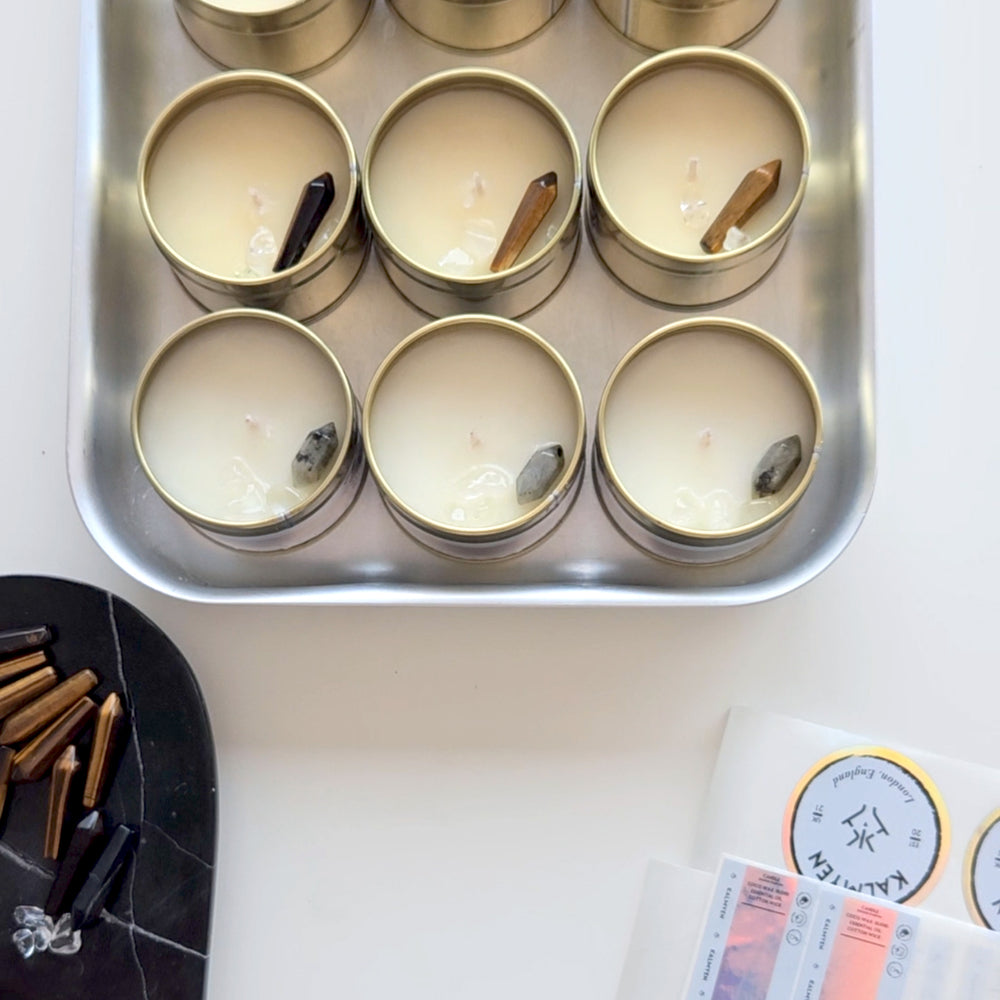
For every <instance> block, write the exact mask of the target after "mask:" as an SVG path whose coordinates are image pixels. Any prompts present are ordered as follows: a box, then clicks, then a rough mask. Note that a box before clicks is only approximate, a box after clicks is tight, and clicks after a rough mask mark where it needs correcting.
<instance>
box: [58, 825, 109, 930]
mask: <svg viewBox="0 0 1000 1000" xmlns="http://www.w3.org/2000/svg"><path fill="white" fill-rule="evenodd" d="M103 846H104V816H103V815H102V814H101V812H100V810H99V809H94V810H93V811H92V812H89V813H87V815H86V816H84V817H83V819H82V820H80V822H79V823H77V825H76V829H75V830H74V831H73V836H72V837H70V841H69V847H67V848H66V857H65V858H63V861H62V864H61V865H60V866H59V871H58V872H57V873H56V878H55V881H54V882H53V883H52V888H51V889H50V890H49V898H48V899H47V900H46V901H45V912H46V913H48V914H49V915H50V916H53V917H56V916H58V915H59V914H60V913H66V912H67V911H68V910H69V906H70V903H71V902H72V900H73V897H74V896H75V895H76V894H77V893H78V892H79V891H80V887H81V886H82V885H83V883H84V880H85V879H86V877H87V873H88V872H89V871H90V869H91V868H92V867H93V866H94V862H95V861H96V860H97V859H98V857H100V854H101V849H102V847H103Z"/></svg>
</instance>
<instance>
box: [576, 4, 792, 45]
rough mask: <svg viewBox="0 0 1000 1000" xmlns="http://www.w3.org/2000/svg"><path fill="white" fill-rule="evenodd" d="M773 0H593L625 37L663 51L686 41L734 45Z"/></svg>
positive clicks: (759, 20) (768, 9)
mask: <svg viewBox="0 0 1000 1000" xmlns="http://www.w3.org/2000/svg"><path fill="white" fill-rule="evenodd" d="M777 2H778V0H594V3H595V5H596V6H597V9H598V10H599V11H600V12H601V13H602V14H603V15H604V17H605V18H607V20H608V21H609V22H610V23H611V25H612V27H614V28H615V29H616V30H618V31H619V32H621V34H623V35H624V36H625V37H626V38H628V39H629V40H630V41H633V42H635V43H636V44H637V45H641V46H643V47H644V48H647V49H654V50H655V51H657V52H662V51H664V50H666V49H674V48H679V47H681V46H686V45H739V44H740V43H742V42H744V41H746V39H748V38H749V37H750V36H751V35H752V34H754V32H756V31H757V29H758V28H759V27H760V26H761V25H762V24H763V22H764V21H765V20H766V19H767V17H768V15H769V14H770V13H771V11H772V10H774V7H775V6H776V4H777Z"/></svg>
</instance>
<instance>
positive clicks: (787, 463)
mask: <svg viewBox="0 0 1000 1000" xmlns="http://www.w3.org/2000/svg"><path fill="white" fill-rule="evenodd" d="M801 461H802V441H801V440H800V439H799V436H798V434H793V435H792V436H791V437H786V438H783V439H782V440H781V441H775V443H774V444H772V445H771V447H770V448H768V449H767V451H766V452H765V453H764V457H763V458H762V459H761V460H760V461H759V462H758V463H757V468H755V469H754V470H753V495H754V496H755V497H769V496H773V495H774V494H775V493H777V492H778V491H779V490H780V489H781V488H782V487H783V486H784V485H785V483H787V482H788V480H789V479H791V477H792V473H793V472H794V471H795V470H796V469H797V468H798V467H799V462H801Z"/></svg>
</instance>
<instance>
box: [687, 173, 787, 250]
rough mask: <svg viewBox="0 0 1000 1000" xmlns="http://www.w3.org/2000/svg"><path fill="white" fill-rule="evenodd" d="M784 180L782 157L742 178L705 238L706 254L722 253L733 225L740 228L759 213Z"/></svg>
mask: <svg viewBox="0 0 1000 1000" xmlns="http://www.w3.org/2000/svg"><path fill="white" fill-rule="evenodd" d="M780 180H781V160H771V162H770V163H765V164H764V165H763V166H761V167H757V168H756V169H755V170H751V171H750V173H748V174H747V175H746V177H744V178H743V180H742V181H740V184H739V187H738V188H737V189H736V190H735V191H734V192H733V193H732V194H731V195H730V196H729V200H728V201H727V202H726V204H725V205H723V207H722V211H721V212H719V214H718V215H717V216H716V217H715V221H714V222H713V223H712V224H711V225H710V226H709V227H708V229H707V230H706V232H705V235H704V236H702V238H701V246H702V249H703V250H704V251H705V252H706V253H718V252H719V251H720V250H722V249H723V247H724V245H725V242H726V234H727V233H728V232H729V230H730V229H732V228H733V227H736V228H740V227H742V226H743V225H745V223H746V222H747V220H748V219H750V217H751V216H753V215H755V214H756V213H757V211H758V210H759V209H761V208H762V207H763V206H764V205H765V204H766V203H767V202H768V201H769V200H770V199H771V198H772V196H773V195H774V192H775V191H777V190H778V181H780Z"/></svg>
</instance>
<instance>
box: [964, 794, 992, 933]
mask: <svg viewBox="0 0 1000 1000" xmlns="http://www.w3.org/2000/svg"><path fill="white" fill-rule="evenodd" d="M965 883H966V885H965V890H966V899H967V902H968V904H969V911H970V912H971V914H972V917H973V919H975V920H976V921H978V922H979V923H981V924H982V925H983V926H984V927H989V928H990V929H992V930H995V931H997V930H1000V811H997V812H995V813H994V814H993V815H992V816H990V817H989V819H987V821H986V822H985V823H984V824H983V825H982V826H981V827H980V828H979V830H978V831H977V832H976V835H975V837H973V840H972V843H971V844H970V845H969V853H968V855H967V857H966V863H965Z"/></svg>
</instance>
